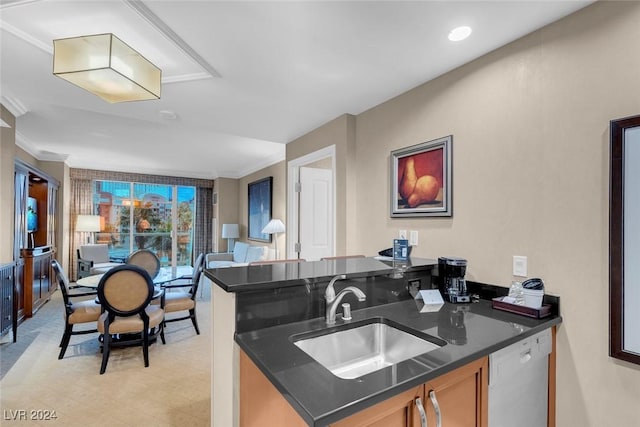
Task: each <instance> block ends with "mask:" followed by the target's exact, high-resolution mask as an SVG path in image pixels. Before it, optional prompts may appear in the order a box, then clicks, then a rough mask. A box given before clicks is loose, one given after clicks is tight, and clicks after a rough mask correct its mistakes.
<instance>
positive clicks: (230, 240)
mask: <svg viewBox="0 0 640 427" xmlns="http://www.w3.org/2000/svg"><path fill="white" fill-rule="evenodd" d="M238 237H240V226H239V225H238V224H222V238H223V239H227V252H233V246H234V245H235V241H236V239H237V238H238Z"/></svg>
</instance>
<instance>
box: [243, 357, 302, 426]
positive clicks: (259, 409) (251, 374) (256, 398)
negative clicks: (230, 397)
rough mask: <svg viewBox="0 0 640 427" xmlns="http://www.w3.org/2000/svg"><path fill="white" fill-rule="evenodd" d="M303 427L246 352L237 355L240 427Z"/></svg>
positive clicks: (292, 410) (299, 418)
mask: <svg viewBox="0 0 640 427" xmlns="http://www.w3.org/2000/svg"><path fill="white" fill-rule="evenodd" d="M271 423H273V425H281V426H287V427H306V426H307V423H305V422H304V420H303V419H302V418H301V417H300V415H298V413H297V412H296V411H295V410H294V409H293V408H292V407H291V405H289V402H287V401H286V400H285V398H284V397H282V394H280V392H279V391H278V390H277V389H276V388H275V386H274V385H273V384H271V381H269V380H268V379H267V377H265V376H264V374H263V373H262V372H261V371H260V369H258V367H257V366H256V365H255V364H254V363H253V362H252V361H251V359H249V356H247V355H246V353H245V352H243V351H241V352H240V426H241V427H263V426H266V425H270V424H271Z"/></svg>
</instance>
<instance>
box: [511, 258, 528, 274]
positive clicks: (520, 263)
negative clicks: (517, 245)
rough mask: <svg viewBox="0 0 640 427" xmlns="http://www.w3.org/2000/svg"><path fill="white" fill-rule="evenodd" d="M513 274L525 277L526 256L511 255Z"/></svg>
mask: <svg viewBox="0 0 640 427" xmlns="http://www.w3.org/2000/svg"><path fill="white" fill-rule="evenodd" d="M513 275H514V276H518V277H527V257H526V256H518V255H514V256H513Z"/></svg>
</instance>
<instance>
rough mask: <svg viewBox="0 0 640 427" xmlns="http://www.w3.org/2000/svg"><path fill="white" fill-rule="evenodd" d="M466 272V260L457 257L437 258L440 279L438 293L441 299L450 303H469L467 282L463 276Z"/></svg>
mask: <svg viewBox="0 0 640 427" xmlns="http://www.w3.org/2000/svg"><path fill="white" fill-rule="evenodd" d="M466 271H467V260H466V259H463V258H458V257H440V258H438V277H439V278H440V280H439V282H440V293H442V297H443V298H444V299H445V300H447V301H449V302H452V303H465V302H470V301H471V298H470V297H469V294H468V293H467V282H466V281H465V279H464V275H465V273H466Z"/></svg>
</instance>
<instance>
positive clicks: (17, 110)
mask: <svg viewBox="0 0 640 427" xmlns="http://www.w3.org/2000/svg"><path fill="white" fill-rule="evenodd" d="M0 103H2V105H4V107H5V108H6V109H7V110H9V112H10V113H11V114H13V117H16V118H17V117H20V116H22V115H24V114H27V113H28V112H29V110H28V109H27V107H25V106H24V104H23V103H22V102H20V101H19V100H18V99H16V98H12V97H10V96H5V95H2V96H0Z"/></svg>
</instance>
